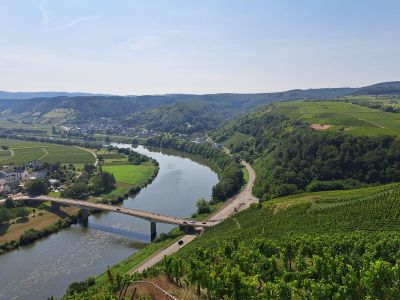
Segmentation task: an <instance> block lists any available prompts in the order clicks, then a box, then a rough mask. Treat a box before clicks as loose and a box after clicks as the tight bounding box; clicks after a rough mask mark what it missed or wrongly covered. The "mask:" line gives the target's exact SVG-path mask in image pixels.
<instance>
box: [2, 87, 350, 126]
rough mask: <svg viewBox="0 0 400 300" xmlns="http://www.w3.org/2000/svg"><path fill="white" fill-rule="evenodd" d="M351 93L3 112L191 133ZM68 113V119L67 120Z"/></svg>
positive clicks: (76, 103)
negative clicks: (279, 106)
mask: <svg viewBox="0 0 400 300" xmlns="http://www.w3.org/2000/svg"><path fill="white" fill-rule="evenodd" d="M352 91H354V89H348V88H343V89H340V88H339V89H313V90H293V91H287V92H280V93H264V94H211V95H184V94H171V95H147V96H146V95H145V96H130V97H120V96H103V97H99V96H87V97H82V96H78V97H64V96H61V97H55V98H43V97H42V98H35V99H12V100H3V101H1V102H0V112H1V117H2V118H3V119H8V120H18V121H20V122H26V123H33V124H38V123H45V124H52V123H55V124H65V123H71V122H75V123H82V122H88V121H91V122H99V119H100V118H108V119H110V120H112V121H113V122H117V123H119V122H122V123H123V124H125V125H127V126H130V125H134V126H137V125H140V126H143V127H146V128H148V129H155V130H160V129H164V130H166V131H170V132H180V133H186V132H194V131H204V130H208V129H210V128H215V126H218V125H220V124H221V123H223V122H225V121H226V120H228V119H230V118H232V117H234V116H237V115H238V114H240V113H243V112H247V111H249V110H252V109H254V108H256V107H259V106H262V105H265V104H268V103H270V102H274V101H283V100H295V99H325V98H329V97H340V96H344V95H347V94H348V93H350V92H352ZM60 112H61V114H60ZM65 112H68V114H67V115H65V116H64V115H62V114H64V113H65ZM49 114H50V116H51V117H50V118H48V116H49ZM55 114H56V116H54V115H55Z"/></svg>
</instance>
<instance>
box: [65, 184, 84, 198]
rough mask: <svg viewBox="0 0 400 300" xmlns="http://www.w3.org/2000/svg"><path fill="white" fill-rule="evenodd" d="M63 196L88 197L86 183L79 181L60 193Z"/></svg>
mask: <svg viewBox="0 0 400 300" xmlns="http://www.w3.org/2000/svg"><path fill="white" fill-rule="evenodd" d="M61 196H62V197H64V198H72V199H86V198H87V197H88V185H87V183H86V182H83V181H79V182H76V183H74V184H73V185H72V186H70V187H69V188H68V189H66V190H65V191H63V192H62V193H61Z"/></svg>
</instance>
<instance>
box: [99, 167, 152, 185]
mask: <svg viewBox="0 0 400 300" xmlns="http://www.w3.org/2000/svg"><path fill="white" fill-rule="evenodd" d="M102 168H103V171H107V172H110V173H112V174H113V175H114V177H115V180H116V181H117V182H119V183H125V184H129V185H137V186H141V187H142V186H144V185H145V184H146V183H147V182H148V180H149V177H151V176H152V174H153V173H154V170H155V167H154V166H153V165H104V166H102Z"/></svg>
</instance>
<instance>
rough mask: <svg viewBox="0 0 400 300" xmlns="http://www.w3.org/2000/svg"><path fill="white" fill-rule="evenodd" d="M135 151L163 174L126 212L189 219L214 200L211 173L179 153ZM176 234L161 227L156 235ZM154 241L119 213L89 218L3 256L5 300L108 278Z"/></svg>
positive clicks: (0, 293)
mask: <svg viewBox="0 0 400 300" xmlns="http://www.w3.org/2000/svg"><path fill="white" fill-rule="evenodd" d="M116 145H117V146H119V147H129V145H123V144H116ZM135 151H137V152H140V153H142V154H145V155H148V156H150V157H153V158H155V159H156V160H157V161H158V162H159V164H160V171H159V173H158V176H157V177H156V179H155V180H154V181H153V182H152V183H151V184H150V185H148V186H147V187H146V188H144V189H143V190H141V191H140V193H139V194H137V195H136V196H135V197H133V198H129V199H127V200H125V201H124V203H123V206H124V207H130V208H136V209H141V210H148V211H153V212H157V213H162V214H168V215H172V216H177V217H188V216H190V215H191V214H192V213H193V212H194V211H195V210H196V206H195V204H196V200H197V199H198V198H200V197H204V198H206V199H209V198H210V196H211V187H212V186H213V185H214V184H215V183H217V182H218V177H217V175H216V174H215V173H214V172H213V171H212V170H211V169H210V168H209V167H207V166H205V165H202V164H200V163H199V162H195V161H193V160H191V159H189V158H187V157H184V156H180V154H178V153H173V152H171V151H168V152H165V153H162V152H158V151H157V150H154V149H153V150H148V149H146V148H144V147H142V146H139V147H137V148H135ZM171 153H173V154H171ZM172 228H173V226H172V225H166V224H157V233H161V232H168V231H169V230H171V229H172ZM149 241H150V223H149V222H148V221H145V220H141V219H138V218H135V217H131V216H126V215H122V214H117V213H99V214H96V215H93V216H90V217H89V222H88V225H87V226H86V227H85V226H82V225H73V226H71V227H70V228H66V229H63V230H61V231H60V232H58V233H55V234H53V235H50V236H49V237H47V238H44V239H42V240H39V241H37V242H35V243H33V244H31V245H29V246H26V247H22V248H20V249H18V250H14V251H11V252H9V253H6V254H4V255H0V299H7V300H8V299H30V300H34V299H47V297H49V296H54V297H60V296H62V295H63V294H64V292H65V290H66V288H67V287H68V285H69V284H70V283H72V282H74V281H81V280H84V279H86V278H87V277H88V276H95V275H99V274H101V273H103V272H104V271H105V270H106V269H107V266H112V265H114V264H116V263H118V262H119V261H121V260H123V259H125V258H126V257H128V256H130V255H132V254H133V253H135V252H137V251H138V249H139V248H140V246H141V245H143V243H148V242H149Z"/></svg>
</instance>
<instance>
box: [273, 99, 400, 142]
mask: <svg viewBox="0 0 400 300" xmlns="http://www.w3.org/2000/svg"><path fill="white" fill-rule="evenodd" d="M273 111H276V112H279V113H282V114H284V115H286V116H288V117H289V118H292V119H301V120H304V121H306V122H308V123H309V124H324V125H331V126H332V127H331V128H329V129H326V130H336V131H337V130H339V131H344V132H348V133H351V134H354V135H367V136H378V135H383V134H386V135H400V114H396V113H388V112H382V111H379V110H377V109H372V108H368V107H363V106H359V105H355V104H351V103H345V102H329V101H319V102H302V101H293V102H282V103H276V104H274V106H273Z"/></svg>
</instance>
